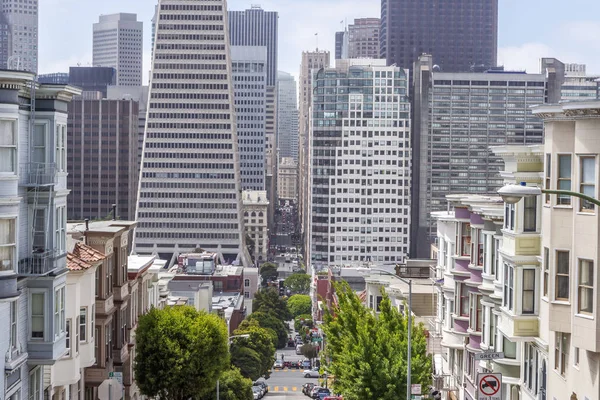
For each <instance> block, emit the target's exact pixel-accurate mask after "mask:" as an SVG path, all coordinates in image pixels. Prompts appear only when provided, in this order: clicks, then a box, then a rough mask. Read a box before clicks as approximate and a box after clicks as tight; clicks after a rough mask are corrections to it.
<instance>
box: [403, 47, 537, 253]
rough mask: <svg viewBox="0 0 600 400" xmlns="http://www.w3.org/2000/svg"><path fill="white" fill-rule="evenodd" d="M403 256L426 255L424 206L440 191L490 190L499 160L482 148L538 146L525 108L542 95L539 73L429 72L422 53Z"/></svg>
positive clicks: (533, 119) (430, 235)
mask: <svg viewBox="0 0 600 400" xmlns="http://www.w3.org/2000/svg"><path fill="white" fill-rule="evenodd" d="M414 74H415V76H414V81H415V82H414V91H415V92H414V94H413V95H414V102H413V107H414V119H413V132H412V134H413V162H412V166H413V171H412V175H413V185H412V189H413V194H412V196H413V199H412V212H413V217H412V221H413V225H412V228H411V231H412V232H411V243H412V249H411V257H413V258H423V257H428V256H429V251H430V244H431V241H432V240H433V239H434V237H435V235H436V227H435V222H434V221H433V220H432V218H431V212H432V211H443V210H445V209H446V195H448V194H465V193H473V194H485V193H495V191H496V190H497V189H498V188H499V187H500V186H501V185H502V177H501V176H500V175H499V171H500V170H501V168H502V166H503V163H502V160H501V159H500V158H499V157H496V156H494V155H493V154H492V153H491V152H490V150H489V147H490V146H501V145H513V144H539V143H542V141H543V126H542V121H541V120H540V118H539V117H537V116H535V115H532V113H531V109H530V107H531V106H533V105H537V104H543V103H544V100H545V82H546V76H545V74H526V73H514V72H504V71H502V70H500V69H498V70H494V71H490V72H486V73H448V72H435V71H434V70H433V61H432V57H431V56H430V55H423V56H421V57H419V61H418V62H417V63H415V71H414Z"/></svg>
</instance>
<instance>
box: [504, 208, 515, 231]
mask: <svg viewBox="0 0 600 400" xmlns="http://www.w3.org/2000/svg"><path fill="white" fill-rule="evenodd" d="M504 229H507V230H509V231H514V230H515V204H508V203H505V204H504Z"/></svg>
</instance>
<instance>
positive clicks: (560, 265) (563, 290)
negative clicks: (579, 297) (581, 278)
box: [554, 251, 569, 301]
mask: <svg viewBox="0 0 600 400" xmlns="http://www.w3.org/2000/svg"><path fill="white" fill-rule="evenodd" d="M554 297H555V299H556V300H565V301H568V300H569V252H568V251H557V252H556V288H555V296H554Z"/></svg>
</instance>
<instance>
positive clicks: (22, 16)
mask: <svg viewBox="0 0 600 400" xmlns="http://www.w3.org/2000/svg"><path fill="white" fill-rule="evenodd" d="M38 19H39V18H38V0H0V68H1V69H17V70H20V71H29V72H33V73H36V74H37V70H38Z"/></svg>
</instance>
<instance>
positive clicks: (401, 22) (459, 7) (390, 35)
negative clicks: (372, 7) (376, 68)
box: [380, 0, 498, 72]
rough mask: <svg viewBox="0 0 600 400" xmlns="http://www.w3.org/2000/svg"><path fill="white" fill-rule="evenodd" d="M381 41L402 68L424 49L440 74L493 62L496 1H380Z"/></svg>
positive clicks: (383, 54)
mask: <svg viewBox="0 0 600 400" xmlns="http://www.w3.org/2000/svg"><path fill="white" fill-rule="evenodd" d="M380 45H381V53H380V55H381V58H385V59H386V60H387V64H388V65H391V64H396V65H398V66H399V67H401V68H412V67H413V63H414V62H416V61H417V58H418V57H419V56H420V55H421V54H423V53H427V54H431V55H433V64H434V65H438V66H439V67H440V69H441V71H443V72H469V71H471V70H472V69H473V68H480V67H481V66H484V67H485V68H489V67H493V66H496V59H497V53H498V0H448V1H438V0H419V1H414V0H381V33H380Z"/></svg>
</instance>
